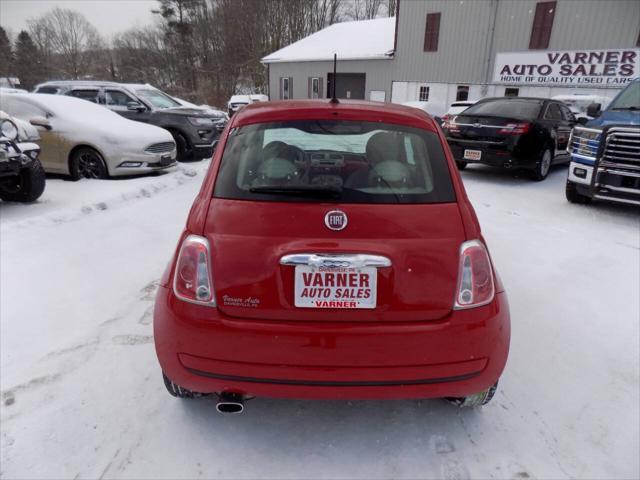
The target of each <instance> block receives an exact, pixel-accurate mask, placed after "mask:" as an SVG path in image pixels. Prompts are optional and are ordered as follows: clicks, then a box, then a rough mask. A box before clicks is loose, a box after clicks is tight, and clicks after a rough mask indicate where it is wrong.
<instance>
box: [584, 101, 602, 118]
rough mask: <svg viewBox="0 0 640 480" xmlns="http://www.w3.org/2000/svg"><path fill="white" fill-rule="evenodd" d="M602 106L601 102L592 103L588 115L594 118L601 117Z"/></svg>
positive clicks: (588, 108)
mask: <svg viewBox="0 0 640 480" xmlns="http://www.w3.org/2000/svg"><path fill="white" fill-rule="evenodd" d="M601 108H602V105H600V104H599V103H592V104H590V105H589V106H588V107H587V115H589V116H590V117H593V118H596V117H599V116H600V113H601V111H600V109H601Z"/></svg>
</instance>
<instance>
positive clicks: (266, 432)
mask: <svg viewBox="0 0 640 480" xmlns="http://www.w3.org/2000/svg"><path fill="white" fill-rule="evenodd" d="M207 166H208V163H207V162H200V163H194V164H189V165H187V166H183V165H180V167H179V169H178V170H177V171H175V172H172V173H169V174H166V175H161V176H156V177H148V178H139V179H127V180H113V181H81V182H78V183H71V182H67V181H64V180H61V179H54V180H50V181H49V182H48V184H47V190H46V191H45V194H44V195H43V197H42V198H41V200H40V202H39V203H38V204H35V205H28V206H23V205H15V204H2V205H0V220H1V226H0V237H1V238H0V282H1V286H0V287H1V289H0V303H1V306H0V319H1V324H0V342H1V343H0V346H1V352H0V353H1V355H0V361H1V379H0V390H1V398H0V399H1V404H0V409H1V410H0V422H1V423H0V429H1V443H0V448H1V458H0V476H1V477H2V478H7V479H9V478H97V477H100V478H102V477H104V478H196V477H204V478H211V477H219V478H237V479H242V478H256V477H261V478H303V477H306V478H330V477H332V478H335V477H339V478H368V479H369V478H371V479H372V478H445V479H464V478H478V479H485V478H519V479H523V478H554V479H555V478H590V479H592V478H638V477H639V476H640V466H639V460H638V451H640V440H639V437H640V432H639V429H640V426H639V422H640V417H639V405H640V394H639V393H640V392H639V372H640V364H639V362H640V359H639V351H640V344H639V339H640V336H639V335H640V331H639V324H640V215H638V209H634V208H629V207H623V206H618V205H604V204H599V205H592V206H588V207H584V206H576V205H571V204H569V203H567V202H566V200H565V199H564V193H563V183H564V179H565V176H566V170H565V169H564V168H558V169H555V170H554V171H552V173H551V174H550V177H549V178H548V179H547V180H546V181H545V182H542V183H535V182H531V181H530V180H527V179H524V178H514V177H513V175H512V174H509V173H507V174H501V173H496V172H494V171H491V170H489V169H486V168H482V167H476V168H469V169H468V170H467V171H465V172H463V177H464V180H465V184H466V186H467V189H468V192H469V195H470V197H471V199H472V201H473V202H474V205H475V207H476V210H477V212H478V215H479V217H480V221H481V223H482V226H483V229H484V234H485V236H486V238H487V240H488V242H489V246H490V248H491V251H492V254H493V257H494V260H495V263H496V264H497V267H498V268H499V270H500V273H501V275H502V278H503V281H504V283H505V285H506V288H507V291H508V294H509V299H510V304H511V315H512V322H513V327H512V328H513V331H512V346H511V354H510V358H509V362H508V365H507V369H506V371H505V374H504V376H503V379H502V381H501V383H500V387H499V391H498V393H497V394H496V397H495V399H494V400H493V402H492V403H491V404H489V405H488V406H487V407H485V408H484V409H482V410H480V411H466V410H462V411H461V410H459V409H457V408H456V407H453V406H451V405H449V404H447V403H445V402H443V401H439V400H424V401H384V402H383V401H379V402H378V401H375V402H361V401H359V402H343V401H333V402H332V401H322V402H320V401H286V400H272V399H265V398H259V399H255V400H252V401H251V402H249V403H248V405H247V409H246V411H245V414H243V415H240V416H221V415H219V414H217V413H216V412H215V409H214V402H213V400H211V399H200V400H195V401H181V400H178V399H175V398H173V397H170V396H169V395H168V394H167V392H166V391H165V389H164V386H163V385H162V379H161V376H160V371H159V367H158V364H157V361H156V358H155V352H154V348H153V338H152V326H151V313H152V305H153V296H154V290H155V285H156V282H157V280H158V278H159V277H160V275H161V273H162V271H163V269H164V267H165V264H166V261H167V260H168V259H169V256H170V254H171V252H172V250H173V248H174V247H175V243H176V241H177V238H178V235H179V233H180V231H181V228H182V226H183V224H184V221H185V219H186V216H187V213H188V209H189V206H190V204H191V201H192V200H193V198H194V196H195V194H196V192H197V190H198V188H199V186H200V183H201V181H202V178H203V175H204V172H205V170H206V168H207Z"/></svg>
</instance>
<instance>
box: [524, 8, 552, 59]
mask: <svg viewBox="0 0 640 480" xmlns="http://www.w3.org/2000/svg"><path fill="white" fill-rule="evenodd" d="M555 12H556V2H539V3H538V4H536V14H535V16H534V17H533V26H532V27H531V39H530V40H529V49H531V50H541V49H545V48H549V39H550V38H551V28H552V27H553V16H554V14H555Z"/></svg>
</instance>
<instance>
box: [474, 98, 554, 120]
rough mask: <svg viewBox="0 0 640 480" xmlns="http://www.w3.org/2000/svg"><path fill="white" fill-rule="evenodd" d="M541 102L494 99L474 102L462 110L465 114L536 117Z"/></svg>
mask: <svg viewBox="0 0 640 480" xmlns="http://www.w3.org/2000/svg"><path fill="white" fill-rule="evenodd" d="M541 106H542V102H540V101H536V100H512V99H496V100H489V101H486V102H480V103H476V104H475V105H472V106H471V107H469V108H468V109H466V110H465V111H464V114H465V115H491V116H495V117H509V118H529V119H532V118H537V116H538V114H539V113H540V107H541Z"/></svg>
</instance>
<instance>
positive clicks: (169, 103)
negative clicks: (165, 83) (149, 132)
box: [135, 88, 182, 108]
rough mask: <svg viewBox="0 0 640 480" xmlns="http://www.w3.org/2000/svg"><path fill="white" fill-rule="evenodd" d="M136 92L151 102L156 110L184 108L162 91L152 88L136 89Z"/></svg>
mask: <svg viewBox="0 0 640 480" xmlns="http://www.w3.org/2000/svg"><path fill="white" fill-rule="evenodd" d="M135 92H136V95H138V96H139V97H141V98H142V99H143V100H145V101H147V102H149V103H150V104H151V105H152V106H153V107H155V108H174V107H181V106H182V105H180V104H179V103H178V102H176V101H175V100H174V99H173V98H171V97H170V96H169V95H167V94H165V93H162V92H161V91H160V90H155V89H152V88H136V90H135Z"/></svg>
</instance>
